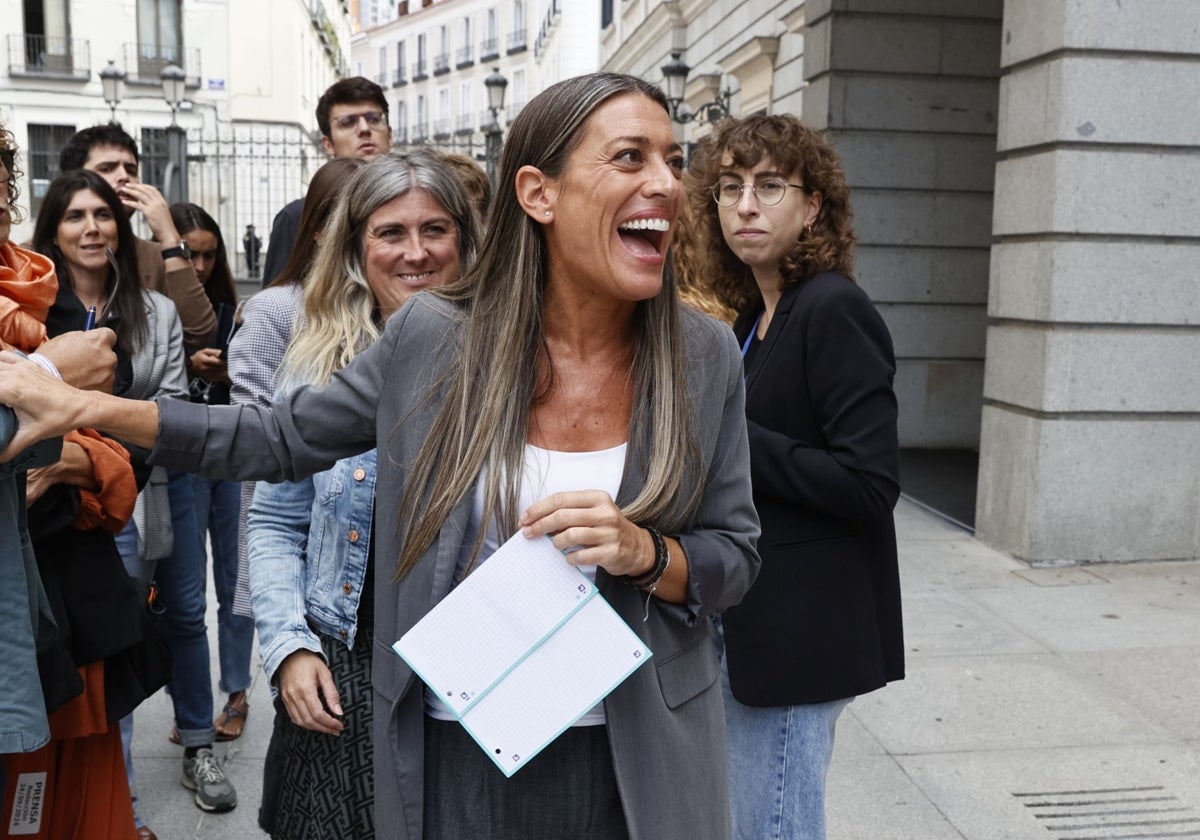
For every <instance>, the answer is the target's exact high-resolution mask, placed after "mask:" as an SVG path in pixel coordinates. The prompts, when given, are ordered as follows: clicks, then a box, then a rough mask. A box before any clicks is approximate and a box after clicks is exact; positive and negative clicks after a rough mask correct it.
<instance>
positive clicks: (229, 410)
mask: <svg viewBox="0 0 1200 840" xmlns="http://www.w3.org/2000/svg"><path fill="white" fill-rule="evenodd" d="M403 320H404V319H403V318H401V317H400V316H397V317H394V318H392V319H391V320H390V321H389V322H388V327H387V329H385V331H384V334H383V336H382V337H381V338H380V339H379V341H377V342H375V344H373V345H372V346H371V347H370V348H368V349H367V350H366V351H364V352H363V354H362V355H360V356H359V357H358V358H356V359H355V360H354V361H352V362H351V363H350V364H349V365H347V366H346V367H345V368H343V369H342V370H341V371H339V372H338V373H337V374H335V375H334V378H333V380H332V381H331V382H330V383H329V384H328V385H326V386H324V387H322V388H313V387H310V386H305V387H301V388H298V389H296V390H295V391H293V392H291V393H289V394H287V395H286V396H283V397H281V398H280V399H279V400H277V401H276V402H274V403H272V404H271V405H269V406H260V405H254V404H243V405H228V406H205V405H201V404H198V403H196V404H192V403H182V402H179V401H176V400H159V401H158V411H159V422H158V440H157V443H156V444H155V446H154V449H153V450H151V452H150V461H151V463H154V464H161V465H163V466H167V467H171V468H173V469H179V470H185V471H188V472H198V473H201V474H203V475H206V476H208V477H209V478H221V479H227V480H232V481H249V480H253V479H265V480H267V481H281V480H287V481H295V480H297V479H298V478H304V477H306V476H309V475H312V474H313V473H315V472H318V471H320V470H324V469H328V468H329V467H330V466H332V465H333V464H334V462H336V461H338V460H340V459H342V458H347V457H349V456H351V455H357V454H358V453H360V452H365V451H366V450H368V449H371V448H372V447H374V446H375V437H376V424H375V419H376V412H377V410H378V404H379V398H380V395H381V394H383V393H385V387H384V383H385V382H386V381H387V379H388V377H389V368H390V367H391V365H392V359H393V357H394V355H395V350H396V345H397V343H398V340H399V334H400V329H401V327H402V326H403Z"/></svg>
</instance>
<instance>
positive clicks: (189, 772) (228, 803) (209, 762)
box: [180, 749, 237, 811]
mask: <svg viewBox="0 0 1200 840" xmlns="http://www.w3.org/2000/svg"><path fill="white" fill-rule="evenodd" d="M180 782H181V783H182V784H183V786H184V787H185V788H187V789H188V790H194V791H196V805H197V806H198V807H199V808H200V809H201V810H204V811H232V810H233V809H234V808H235V807H237V791H236V790H234V789H233V785H232V784H231V783H230V781H229V779H227V778H226V777H225V769H224V768H223V767H221V762H219V761H217V757H216V756H215V755H213V751H212V750H210V749H200V750H197V751H196V757H195V758H185V759H184V760H183V778H181V779H180Z"/></svg>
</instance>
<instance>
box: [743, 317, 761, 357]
mask: <svg viewBox="0 0 1200 840" xmlns="http://www.w3.org/2000/svg"><path fill="white" fill-rule="evenodd" d="M762 316H763V314H762V313H761V312H759V313H758V317H757V318H755V319H754V326H752V327H751V328H750V334H749V335H748V336H746V340H745V341H743V342H742V358H743V359H744V358H746V354H747V353H748V352H750V342H751V341H754V336H756V335H757V334H758V325H759V324H760V323H762Z"/></svg>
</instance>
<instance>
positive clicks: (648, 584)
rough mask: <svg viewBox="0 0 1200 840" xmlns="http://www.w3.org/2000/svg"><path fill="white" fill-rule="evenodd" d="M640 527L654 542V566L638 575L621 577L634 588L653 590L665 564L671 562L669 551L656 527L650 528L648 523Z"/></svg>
mask: <svg viewBox="0 0 1200 840" xmlns="http://www.w3.org/2000/svg"><path fill="white" fill-rule="evenodd" d="M641 527H642V528H644V529H646V531H647V532H649V534H650V541H651V542H653V543H654V568H652V569H651V570H650V571H649V572H647V573H646V574H644V575H641V576H639V577H633V576H631V575H622V576H621V578H622V579H623V580H624V581H625V583H627V584H629V585H630V586H632V587H633V588H634V589H640V590H642V591H643V592H653V591H654V590H655V589H657V588H658V582H659V581H660V580H662V576H663V574H665V573H666V571H667V566H669V565H670V563H671V552H670V550H668V548H667V541H666V539H664V538H663V535H662V533H661V532H660V531H659V530H658V529H657V528H651V527H650V526H649V525H643V526H641Z"/></svg>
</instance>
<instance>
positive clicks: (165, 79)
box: [160, 64, 187, 125]
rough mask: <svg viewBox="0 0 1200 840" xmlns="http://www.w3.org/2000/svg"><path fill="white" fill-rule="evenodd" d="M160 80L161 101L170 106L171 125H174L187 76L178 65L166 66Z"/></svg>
mask: <svg viewBox="0 0 1200 840" xmlns="http://www.w3.org/2000/svg"><path fill="white" fill-rule="evenodd" d="M160 78H162V89H163V99H165V100H167V104H168V105H170V106H171V125H176V122H175V112H176V111H177V110H179V105H180V103H181V102H183V97H184V93H185V85H186V83H187V74H186V73H184V72H183V68H182V67H180V66H179V65H178V64H168V65H167V66H166V67H164V68H163V69H162V74H161V77H160Z"/></svg>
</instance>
